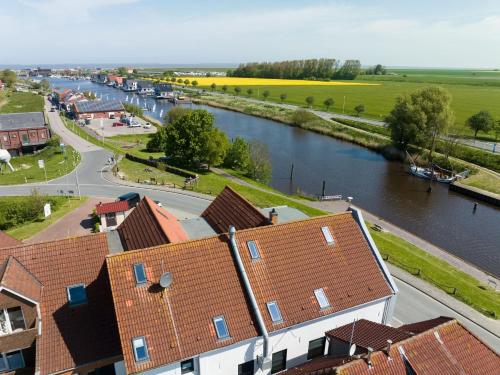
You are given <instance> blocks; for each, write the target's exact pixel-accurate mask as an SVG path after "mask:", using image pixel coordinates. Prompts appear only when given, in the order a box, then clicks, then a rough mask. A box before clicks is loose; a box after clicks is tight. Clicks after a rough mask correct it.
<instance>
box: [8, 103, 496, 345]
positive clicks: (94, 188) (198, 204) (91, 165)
mask: <svg viewBox="0 0 500 375" xmlns="http://www.w3.org/2000/svg"><path fill="white" fill-rule="evenodd" d="M49 119H50V121H51V125H52V129H53V131H54V132H56V133H57V134H59V135H61V136H62V137H63V139H64V141H65V142H66V143H68V144H70V145H72V146H73V147H75V148H76V149H77V150H79V151H80V152H81V155H82V159H81V163H80V164H79V166H78V167H77V168H76V170H75V171H73V172H72V173H70V174H68V175H67V176H64V177H61V178H58V179H55V180H52V181H49V183H48V184H43V183H42V184H27V185H18V186H1V187H0V196H1V195H28V194H30V192H31V190H32V189H33V188H36V189H39V190H40V192H42V193H44V194H50V195H59V194H67V193H68V192H71V194H74V195H76V194H78V189H77V185H76V181H77V176H78V179H79V187H80V192H81V194H82V195H86V196H91V197H109V198H116V197H117V196H119V195H121V194H124V193H126V192H129V191H137V192H139V193H140V194H141V195H144V194H147V195H148V196H150V197H151V198H152V199H154V200H158V201H160V202H161V203H162V204H163V205H164V206H165V207H166V208H167V209H168V210H169V211H171V212H172V213H173V214H174V215H175V216H177V217H178V218H179V219H182V218H190V217H195V216H199V214H200V213H201V212H202V211H203V210H204V209H205V208H206V207H207V206H208V204H209V203H210V201H211V199H212V198H211V197H204V196H202V195H200V194H197V195H190V194H189V193H184V192H182V191H179V190H177V191H175V190H173V189H162V190H158V189H155V188H153V187H151V188H148V187H145V186H144V187H143V186H141V187H139V186H137V185H135V184H131V185H132V186H124V185H120V184H118V183H116V182H114V181H112V179H110V178H109V177H107V175H108V173H106V172H103V170H105V169H106V168H107V167H108V166H107V165H106V163H107V160H108V158H109V157H110V156H111V153H110V152H108V151H106V150H104V149H102V148H100V147H98V146H95V145H93V144H89V143H88V142H86V141H85V140H83V139H80V138H79V137H77V136H76V135H75V137H76V138H75V137H74V136H73V133H68V130H67V129H65V128H64V125H63V124H62V122H61V120H60V119H58V115H57V114H55V113H53V112H49ZM398 286H399V287H400V294H399V300H398V303H397V305H396V311H395V320H394V323H395V325H400V324H402V323H413V322H415V321H418V320H422V319H430V318H434V317H436V316H439V315H447V316H457V315H458V314H456V313H455V312H454V311H453V310H451V309H450V308H447V307H446V306H444V305H443V304H441V303H440V302H438V301H436V300H434V299H432V298H430V297H428V296H427V295H426V294H424V293H422V292H420V291H419V290H418V289H415V288H414V287H412V286H410V285H408V284H403V283H402V282H398ZM459 318H460V320H461V321H462V322H465V324H466V325H467V326H470V327H471V329H473V332H475V333H477V334H478V335H479V336H480V337H481V338H483V339H484V340H486V341H487V342H488V343H490V344H491V345H492V346H495V347H496V348H500V343H498V341H495V340H496V338H495V336H493V335H491V334H489V333H487V332H486V331H484V330H482V329H481V328H480V327H477V326H475V325H474V323H472V322H471V321H468V320H467V319H466V318H465V317H461V316H459ZM497 350H498V349H497Z"/></svg>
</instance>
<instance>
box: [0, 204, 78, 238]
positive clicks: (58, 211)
mask: <svg viewBox="0 0 500 375" xmlns="http://www.w3.org/2000/svg"><path fill="white" fill-rule="evenodd" d="M38 199H40V201H41V202H42V203H43V204H45V203H50V205H51V211H52V214H51V215H50V216H49V217H47V218H44V217H43V214H42V213H41V212H39V210H38V209H37V208H36V207H34V206H36V203H35V204H34V205H33V206H32V205H30V202H31V200H32V197H30V198H26V197H1V198H0V217H1V218H2V219H1V220H0V229H2V230H5V231H6V232H7V233H8V234H10V235H11V236H13V237H15V238H17V239H18V240H24V239H27V238H30V237H33V236H34V235H35V234H37V233H39V232H41V231H42V230H44V229H45V228H47V227H48V226H50V225H52V224H53V223H55V222H56V221H58V220H59V219H61V218H62V217H63V216H65V215H66V214H68V213H70V212H71V211H73V210H75V209H76V208H78V207H79V206H80V205H82V204H83V203H84V202H85V201H86V200H87V197H82V199H77V198H71V199H68V198H66V197H53V196H39V198H38Z"/></svg>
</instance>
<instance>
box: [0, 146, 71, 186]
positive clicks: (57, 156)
mask: <svg viewBox="0 0 500 375" xmlns="http://www.w3.org/2000/svg"><path fill="white" fill-rule="evenodd" d="M38 160H44V161H45V170H46V172H47V180H53V179H54V178H58V177H61V176H64V175H66V174H68V173H70V172H71V171H72V170H73V169H75V167H76V166H77V165H78V163H80V154H79V153H78V152H77V151H75V149H73V147H71V146H66V147H65V151H64V153H63V152H62V151H61V149H60V148H59V147H50V146H47V147H45V148H44V149H43V150H42V151H41V152H39V153H37V154H34V155H26V156H19V157H14V158H12V160H11V164H12V166H13V167H14V168H15V171H14V172H12V171H11V170H10V169H9V168H7V167H6V166H3V172H2V173H1V174H0V185H16V184H25V183H32V182H45V171H44V170H43V169H41V168H39V167H38Z"/></svg>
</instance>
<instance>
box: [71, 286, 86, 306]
mask: <svg viewBox="0 0 500 375" xmlns="http://www.w3.org/2000/svg"><path fill="white" fill-rule="evenodd" d="M66 290H67V293H68V302H69V304H70V305H72V306H76V305H81V304H84V303H87V291H86V290H85V284H75V285H71V286H68V287H67V288H66Z"/></svg>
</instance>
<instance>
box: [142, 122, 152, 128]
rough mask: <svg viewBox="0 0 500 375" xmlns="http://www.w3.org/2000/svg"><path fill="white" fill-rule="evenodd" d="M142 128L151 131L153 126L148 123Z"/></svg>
mask: <svg viewBox="0 0 500 375" xmlns="http://www.w3.org/2000/svg"><path fill="white" fill-rule="evenodd" d="M142 127H143V128H144V129H151V124H150V123H149V122H146V123H145V124H144V125H143V126H142Z"/></svg>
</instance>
